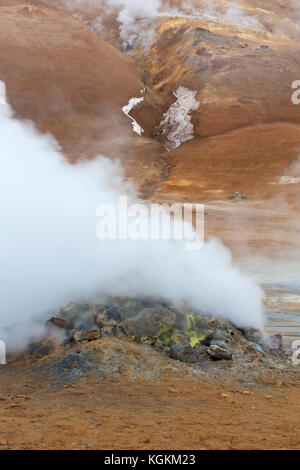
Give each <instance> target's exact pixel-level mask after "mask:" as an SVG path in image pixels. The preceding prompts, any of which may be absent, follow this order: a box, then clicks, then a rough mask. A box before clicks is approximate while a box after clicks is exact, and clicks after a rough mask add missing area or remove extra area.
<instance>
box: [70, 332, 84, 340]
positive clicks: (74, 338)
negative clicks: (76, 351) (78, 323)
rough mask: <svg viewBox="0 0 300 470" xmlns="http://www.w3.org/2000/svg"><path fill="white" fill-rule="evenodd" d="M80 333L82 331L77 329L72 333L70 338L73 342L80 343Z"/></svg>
mask: <svg viewBox="0 0 300 470" xmlns="http://www.w3.org/2000/svg"><path fill="white" fill-rule="evenodd" d="M82 334H83V331H81V330H77V331H75V332H74V333H73V335H72V337H71V340H72V341H74V342H75V343H80V342H81V341H82Z"/></svg>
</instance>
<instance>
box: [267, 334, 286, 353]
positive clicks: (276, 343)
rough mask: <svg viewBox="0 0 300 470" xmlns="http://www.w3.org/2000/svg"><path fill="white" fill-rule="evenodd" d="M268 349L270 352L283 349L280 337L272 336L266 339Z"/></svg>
mask: <svg viewBox="0 0 300 470" xmlns="http://www.w3.org/2000/svg"><path fill="white" fill-rule="evenodd" d="M267 344H268V347H269V349H271V350H275V351H277V350H278V349H282V347H283V340H282V336H281V335H279V334H278V335H272V336H270V337H269V338H268V341H267Z"/></svg>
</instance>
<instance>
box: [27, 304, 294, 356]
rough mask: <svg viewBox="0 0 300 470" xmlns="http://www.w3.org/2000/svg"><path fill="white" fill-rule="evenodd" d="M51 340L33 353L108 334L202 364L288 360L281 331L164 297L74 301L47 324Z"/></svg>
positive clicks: (48, 339) (36, 344)
mask: <svg viewBox="0 0 300 470" xmlns="http://www.w3.org/2000/svg"><path fill="white" fill-rule="evenodd" d="M47 329H48V336H49V337H48V338H47V339H46V340H45V341H44V342H42V343H35V344H31V346H30V351H31V352H32V353H38V354H39V353H41V354H47V353H49V352H50V351H51V346H50V345H51V344H52V346H53V343H51V340H53V338H55V337H56V338H57V337H59V336H60V337H61V341H63V344H64V345H72V344H73V345H76V344H79V343H82V342H93V341H97V340H101V338H105V337H107V336H110V337H116V338H124V339H125V338H127V339H128V340H129V341H134V342H136V343H138V344H148V345H151V346H153V347H154V348H155V349H157V350H161V351H162V352H165V353H167V354H168V355H169V356H170V357H171V358H173V359H176V360H179V361H182V362H186V363H191V364H201V363H204V362H207V361H210V360H213V361H218V360H240V359H243V360H244V359H247V360H251V358H253V356H272V355H274V356H276V357H279V358H284V359H285V351H284V348H283V344H282V338H281V336H280V335H274V336H271V337H265V336H264V335H263V334H262V333H261V332H260V331H259V330H254V329H241V328H237V327H236V326H234V325H232V324H231V323H229V322H225V321H220V320H218V319H216V318H213V317H209V316H204V315H203V314H202V315H201V314H199V312H191V311H189V310H187V309H184V308H178V307H175V306H172V305H169V304H166V303H165V302H161V301H159V300H155V299H151V298H147V299H131V298H110V299H107V300H106V301H105V302H104V303H101V304H84V303H71V304H69V305H67V306H66V307H63V308H61V309H60V311H59V312H58V313H57V314H56V315H55V316H53V317H52V318H51V319H49V321H48V322H47Z"/></svg>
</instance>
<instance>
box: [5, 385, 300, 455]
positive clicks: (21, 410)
mask: <svg viewBox="0 0 300 470" xmlns="http://www.w3.org/2000/svg"><path fill="white" fill-rule="evenodd" d="M5 389H6V390H9V393H8V394H2V395H1V396H0V448H2V449H70V448H71V449H299V448H300V427H299V414H300V404H299V392H300V389H299V385H295V386H291V385H290V386H285V385H278V386H274V385H273V386H272V387H270V388H265V389H264V390H260V391H254V392H250V391H249V390H247V389H246V390H241V391H232V389H231V387H229V386H224V385H222V384H220V383H219V382H210V383H199V382H198V383H197V382H195V381H187V380H185V381H180V382H177V383H174V381H169V382H167V381H166V382H165V383H162V384H159V385H158V384H155V385H154V384H150V383H144V384H136V383H129V382H126V381H124V379H122V380H116V379H111V380H108V381H106V382H105V383H96V382H94V383H93V382H92V381H90V382H89V383H88V384H83V383H81V384H80V385H77V386H74V387H72V388H65V389H62V390H59V391H53V390H51V389H49V388H48V387H46V386H40V385H39V384H37V383H36V382H35V381H32V380H30V379H27V380H26V386H22V385H21V384H20V383H16V382H13V383H9V382H6V383H5Z"/></svg>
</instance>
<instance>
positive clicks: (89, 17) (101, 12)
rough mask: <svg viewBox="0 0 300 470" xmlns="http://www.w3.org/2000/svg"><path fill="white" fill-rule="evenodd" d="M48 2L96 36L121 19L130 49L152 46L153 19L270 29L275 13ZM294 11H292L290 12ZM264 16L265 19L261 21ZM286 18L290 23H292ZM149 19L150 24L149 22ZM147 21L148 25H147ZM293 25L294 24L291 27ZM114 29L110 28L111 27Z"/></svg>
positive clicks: (208, 6) (110, 0)
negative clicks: (185, 19)
mask: <svg viewBox="0 0 300 470" xmlns="http://www.w3.org/2000/svg"><path fill="white" fill-rule="evenodd" d="M47 1H48V3H50V4H53V5H56V6H58V7H60V8H64V9H66V10H67V11H68V12H70V13H72V14H74V15H75V16H76V17H78V18H79V19H80V20H81V21H82V22H83V23H85V24H86V25H87V26H88V27H89V28H90V29H91V30H92V31H94V32H95V33H96V34H99V33H100V34H101V31H102V29H103V22H105V20H106V19H107V18H110V19H115V20H117V22H118V24H119V30H120V39H121V41H122V44H123V47H124V49H125V50H126V49H127V48H128V47H130V46H132V45H133V44H134V43H135V41H136V40H138V41H139V43H140V44H143V45H145V46H149V45H151V43H152V41H153V38H154V33H155V26H154V24H153V21H152V20H153V18H155V17H158V16H184V17H200V18H201V17H203V18H207V19H220V18H222V19H223V21H227V22H229V23H233V24H238V25H240V26H241V25H244V26H247V27H254V28H259V29H265V23H266V26H267V27H268V28H269V27H270V24H269V17H270V16H271V14H272V13H270V11H267V10H263V9H261V8H251V9H246V8H245V6H246V5H245V2H243V1H241V0H231V1H227V2H223V1H218V0H184V1H183V0H182V1H181V0H147V1H145V0H100V1H99V0H47ZM297 1H298V0H290V1H288V2H287V7H286V8H287V9H288V10H289V9H291V11H292V13H291V15H292V17H293V16H294V15H295V13H294V10H295V8H294V3H295V2H297ZM289 11H290V10H289ZM260 17H262V18H263V21H261V19H260ZM291 19H292V18H291V17H290V18H286V21H289V22H290V21H291ZM147 20H148V21H147ZM145 21H146V22H147V23H145ZM288 26H290V25H288ZM109 29H110V26H109Z"/></svg>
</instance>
